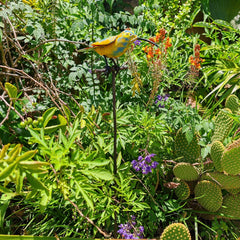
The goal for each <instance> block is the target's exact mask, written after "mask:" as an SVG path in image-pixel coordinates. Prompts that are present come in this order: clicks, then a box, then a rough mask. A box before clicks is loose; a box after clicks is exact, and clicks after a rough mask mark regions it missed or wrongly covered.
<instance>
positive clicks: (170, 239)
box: [160, 223, 191, 240]
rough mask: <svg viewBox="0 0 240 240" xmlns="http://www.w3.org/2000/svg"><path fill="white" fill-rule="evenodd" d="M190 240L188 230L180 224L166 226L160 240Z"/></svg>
mask: <svg viewBox="0 0 240 240" xmlns="http://www.w3.org/2000/svg"><path fill="white" fill-rule="evenodd" d="M177 239H179V240H191V235H190V232H189V230H188V228H187V227H186V226H185V225H184V224H182V223H172V224H170V225H169V226H167V227H166V228H165V229H164V231H163V233H162V235H161V237H160V240H177Z"/></svg>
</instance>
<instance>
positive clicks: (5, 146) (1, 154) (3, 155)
mask: <svg viewBox="0 0 240 240" xmlns="http://www.w3.org/2000/svg"><path fill="white" fill-rule="evenodd" d="M9 146H10V143H8V144H6V145H4V146H3V148H2V150H1V152H0V160H2V159H3V158H4V157H5V155H6V152H7V150H8V148H9Z"/></svg>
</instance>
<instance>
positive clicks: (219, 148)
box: [210, 141, 225, 172]
mask: <svg viewBox="0 0 240 240" xmlns="http://www.w3.org/2000/svg"><path fill="white" fill-rule="evenodd" d="M224 150H225V147H224V145H223V144H222V143H221V142H220V141H215V142H213V144H212V147H211V153H210V155H211V158H212V161H213V164H214V167H215V168H216V170H217V171H219V172H222V171H223V169H222V164H221V159H222V155H223V152H224Z"/></svg>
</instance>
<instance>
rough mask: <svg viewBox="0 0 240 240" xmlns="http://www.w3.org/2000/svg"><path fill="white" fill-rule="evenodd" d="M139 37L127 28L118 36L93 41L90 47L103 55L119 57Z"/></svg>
mask: <svg viewBox="0 0 240 240" xmlns="http://www.w3.org/2000/svg"><path fill="white" fill-rule="evenodd" d="M137 38H138V37H137V35H135V33H134V32H133V31H131V30H129V29H127V30H125V31H123V32H121V33H120V34H118V35H116V36H112V37H108V38H105V39H103V40H101V41H98V42H94V43H92V44H91V47H90V49H93V50H94V51H96V52H97V53H98V54H99V55H101V56H106V57H108V58H118V57H120V56H122V55H123V54H124V53H125V52H126V51H127V49H128V48H129V47H130V46H131V44H132V42H134V41H135V40H137Z"/></svg>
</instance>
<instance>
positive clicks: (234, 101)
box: [225, 94, 240, 113]
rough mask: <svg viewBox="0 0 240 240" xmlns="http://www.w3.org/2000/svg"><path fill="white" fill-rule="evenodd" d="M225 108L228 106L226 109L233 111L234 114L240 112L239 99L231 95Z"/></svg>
mask: <svg viewBox="0 0 240 240" xmlns="http://www.w3.org/2000/svg"><path fill="white" fill-rule="evenodd" d="M225 106H226V108H229V109H231V111H232V112H233V113H236V112H238V110H239V108H240V104H239V99H238V97H237V96H236V95H234V94H232V95H229V96H228V97H227V99H226V102H225Z"/></svg>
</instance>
